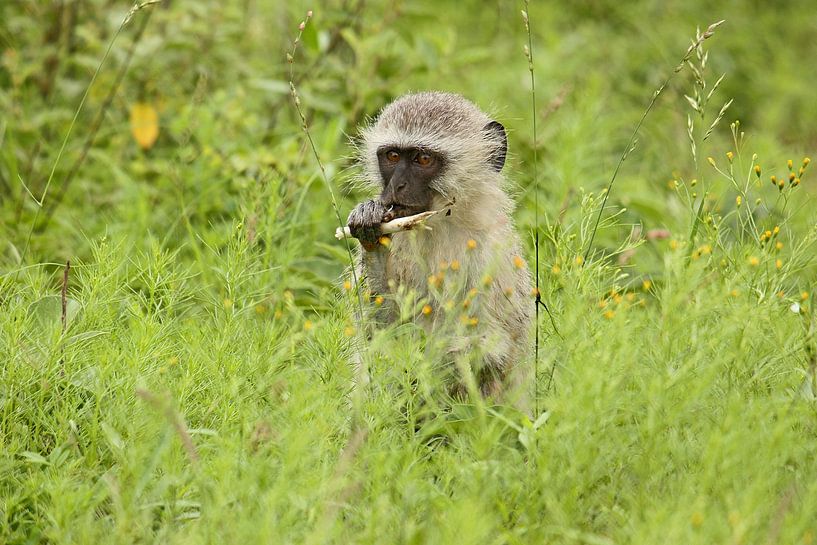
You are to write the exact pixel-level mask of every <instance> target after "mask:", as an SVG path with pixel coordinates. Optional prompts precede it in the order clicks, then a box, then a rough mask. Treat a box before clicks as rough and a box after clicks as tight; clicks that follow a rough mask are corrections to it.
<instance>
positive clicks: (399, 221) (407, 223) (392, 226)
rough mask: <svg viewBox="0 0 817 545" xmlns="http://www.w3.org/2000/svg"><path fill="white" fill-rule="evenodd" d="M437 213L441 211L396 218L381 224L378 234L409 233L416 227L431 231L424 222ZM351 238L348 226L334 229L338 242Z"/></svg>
mask: <svg viewBox="0 0 817 545" xmlns="http://www.w3.org/2000/svg"><path fill="white" fill-rule="evenodd" d="M439 212H441V210H430V211H428V212H420V213H419V214H414V215H413V216H406V217H403V218H396V219H393V220H391V221H387V222H385V223H381V224H380V232H381V233H382V234H384V235H390V234H393V233H399V232H400V231H411V230H412V229H416V228H417V227H421V228H423V229H431V227H429V226H428V225H426V224H425V221H426V220H427V219H428V218H430V217H431V216H433V215H434V214H437V213H439ZM351 236H352V232H351V231H350V230H349V226H348V225H347V226H345V227H343V228H341V227H338V228H337V229H335V238H336V239H338V240H343V239H344V238H349V237H351Z"/></svg>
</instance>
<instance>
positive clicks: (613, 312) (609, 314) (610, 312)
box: [602, 310, 616, 320]
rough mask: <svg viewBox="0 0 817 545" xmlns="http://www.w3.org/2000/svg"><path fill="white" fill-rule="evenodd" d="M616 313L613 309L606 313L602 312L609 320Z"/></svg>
mask: <svg viewBox="0 0 817 545" xmlns="http://www.w3.org/2000/svg"><path fill="white" fill-rule="evenodd" d="M615 315H616V313H615V311H613V310H608V311H606V312H605V313H604V314H602V316H604V317H605V318H607V319H608V320H612V319H613V317H614V316H615Z"/></svg>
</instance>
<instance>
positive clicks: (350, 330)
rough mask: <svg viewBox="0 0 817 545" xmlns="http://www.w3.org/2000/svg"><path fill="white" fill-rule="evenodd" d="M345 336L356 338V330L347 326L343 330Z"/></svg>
mask: <svg viewBox="0 0 817 545" xmlns="http://www.w3.org/2000/svg"><path fill="white" fill-rule="evenodd" d="M343 334H344V335H346V336H347V337H354V335H355V328H354V327H352V326H350V325H347V326H346V328H344V330H343Z"/></svg>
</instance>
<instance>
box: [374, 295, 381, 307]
mask: <svg viewBox="0 0 817 545" xmlns="http://www.w3.org/2000/svg"><path fill="white" fill-rule="evenodd" d="M374 304H375V305H377V306H380V305H382V304H383V296H382V295H378V296H377V297H375V298H374Z"/></svg>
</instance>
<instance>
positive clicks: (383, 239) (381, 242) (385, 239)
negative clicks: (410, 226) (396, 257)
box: [377, 235, 391, 248]
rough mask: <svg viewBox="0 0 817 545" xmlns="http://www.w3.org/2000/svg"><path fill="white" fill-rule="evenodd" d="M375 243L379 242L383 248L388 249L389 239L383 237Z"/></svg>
mask: <svg viewBox="0 0 817 545" xmlns="http://www.w3.org/2000/svg"><path fill="white" fill-rule="evenodd" d="M377 242H379V243H380V245H381V246H385V247H386V248H388V247H389V245H390V244H391V239H390V238H389V237H387V236H385V235H384V236H382V237H380V238H379V239H377Z"/></svg>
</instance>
